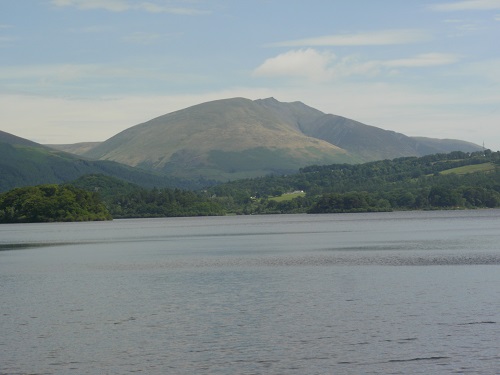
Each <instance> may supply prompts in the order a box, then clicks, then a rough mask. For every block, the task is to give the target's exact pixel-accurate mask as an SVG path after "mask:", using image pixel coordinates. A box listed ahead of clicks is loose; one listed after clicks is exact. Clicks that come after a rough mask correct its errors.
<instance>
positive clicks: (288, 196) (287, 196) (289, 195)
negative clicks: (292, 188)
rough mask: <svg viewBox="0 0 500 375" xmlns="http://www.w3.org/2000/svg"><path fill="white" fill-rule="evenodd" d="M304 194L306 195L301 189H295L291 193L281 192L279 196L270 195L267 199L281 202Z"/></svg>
mask: <svg viewBox="0 0 500 375" xmlns="http://www.w3.org/2000/svg"><path fill="white" fill-rule="evenodd" d="M305 195H306V193H304V192H303V191H296V192H293V193H285V194H282V195H280V196H279V197H272V198H269V200H272V201H276V202H283V201H289V200H292V199H294V198H297V197H303V196H305Z"/></svg>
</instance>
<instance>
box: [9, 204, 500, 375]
mask: <svg viewBox="0 0 500 375" xmlns="http://www.w3.org/2000/svg"><path fill="white" fill-rule="evenodd" d="M499 229H500V210H470V211H432V212H395V213H369V214H368V213H367V214H339V215H269V216H228V217H201V218H165V219H140V220H115V221H112V222H92V223H52V224H23V225H18V224H12V225H1V226H0V306H1V311H0V332H1V335H0V374H3V375H6V374H9V375H10V374H72V373H74V374H126V373H143V374H175V375H177V374H231V375H232V374H301V375H303V374H308V375H309V374H498V373H499V371H500V370H499V369H500V344H499V343H500V342H499V338H500V230H499Z"/></svg>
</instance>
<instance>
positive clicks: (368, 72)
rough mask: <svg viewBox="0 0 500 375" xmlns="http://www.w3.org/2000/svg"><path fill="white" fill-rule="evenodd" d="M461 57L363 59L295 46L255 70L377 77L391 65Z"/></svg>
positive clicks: (317, 77)
mask: <svg viewBox="0 0 500 375" xmlns="http://www.w3.org/2000/svg"><path fill="white" fill-rule="evenodd" d="M458 60H459V57H458V56H456V55H452V54H445V53H426V54H420V55H417V56H414V57H410V58H404V59H394V60H369V61H361V60H360V59H359V58H357V57H355V56H347V57H343V58H338V57H337V56H335V55H334V54H333V53H331V52H328V51H322V52H320V51H317V50H315V49H313V48H307V49H299V50H291V51H288V52H285V53H282V54H280V55H278V56H276V57H272V58H269V59H267V60H265V61H264V63H262V64H261V65H260V66H259V67H257V69H255V70H254V75H255V76H266V77H273V76H287V77H297V78H305V79H307V80H310V81H313V82H314V81H317V82H325V81H329V80H333V79H339V78H345V77H350V76H364V77H374V76H377V75H380V74H381V73H383V72H384V71H387V68H424V67H432V66H441V65H449V64H453V63H455V62H457V61H458Z"/></svg>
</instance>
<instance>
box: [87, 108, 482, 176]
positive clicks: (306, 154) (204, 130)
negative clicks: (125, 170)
mask: <svg viewBox="0 0 500 375" xmlns="http://www.w3.org/2000/svg"><path fill="white" fill-rule="evenodd" d="M450 149H452V150H453V151H455V150H457V151H458V150H459V151H477V150H479V149H480V147H479V146H477V145H474V144H472V143H468V142H463V141H454V140H447V141H442V140H434V139H429V138H411V137H408V136H405V135H404V134H400V133H396V132H393V131H387V130H383V129H380V128H377V127H374V126H369V125H365V124H362V123H360V122H357V121H354V120H350V119H348V118H345V117H341V116H336V115H332V114H325V113H323V112H321V111H319V110H317V109H314V108H312V107H309V106H307V105H305V104H303V103H301V102H293V103H282V102H279V101H277V100H276V99H274V98H268V99H259V100H255V101H252V100H249V99H245V98H232V99H222V100H216V101H212V102H207V103H202V104H198V105H195V106H192V107H189V108H186V109H182V110H179V111H176V112H172V113H169V114H166V115H163V116H160V117H157V118H155V119H152V120H150V121H147V122H145V123H142V124H139V125H136V126H133V127H131V128H129V129H126V130H124V131H122V132H120V133H118V134H117V135H115V136H113V137H111V138H110V139H108V140H107V141H105V142H102V143H100V144H97V145H96V146H95V147H93V148H91V149H89V150H88V151H87V152H85V153H84V154H83V155H85V156H87V157H89V158H94V159H100V160H113V161H117V162H120V163H124V164H128V165H131V166H134V167H141V168H147V169H152V170H157V171H162V172H167V173H169V174H170V175H172V176H177V177H182V178H193V177H204V178H209V179H215V180H219V181H225V180H234V179H238V178H244V177H255V176H260V175H265V174H270V173H293V172H295V171H297V170H298V169H299V168H301V167H305V166H308V165H312V164H317V165H319V164H333V163H361V162H366V161H373V160H380V159H392V158H396V157H403V156H422V155H426V154H431V153H438V152H448V151H450Z"/></svg>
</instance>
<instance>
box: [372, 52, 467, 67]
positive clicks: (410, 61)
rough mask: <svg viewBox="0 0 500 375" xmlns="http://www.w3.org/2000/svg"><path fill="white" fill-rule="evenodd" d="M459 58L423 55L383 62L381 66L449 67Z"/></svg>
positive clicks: (440, 54) (444, 54)
mask: <svg viewBox="0 0 500 375" xmlns="http://www.w3.org/2000/svg"><path fill="white" fill-rule="evenodd" d="M458 60H459V57H458V56H457V55H453V54H447V53H424V54H420V55H417V56H415V57H412V58H407V59H396V60H389V61H385V62H383V63H382V64H383V65H384V66H387V67H396V68H418V67H430V66H439V65H449V64H453V63H455V62H457V61H458Z"/></svg>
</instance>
